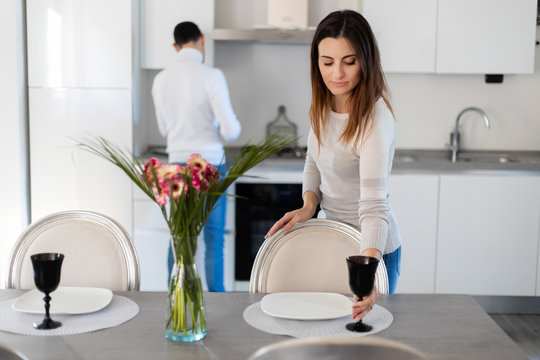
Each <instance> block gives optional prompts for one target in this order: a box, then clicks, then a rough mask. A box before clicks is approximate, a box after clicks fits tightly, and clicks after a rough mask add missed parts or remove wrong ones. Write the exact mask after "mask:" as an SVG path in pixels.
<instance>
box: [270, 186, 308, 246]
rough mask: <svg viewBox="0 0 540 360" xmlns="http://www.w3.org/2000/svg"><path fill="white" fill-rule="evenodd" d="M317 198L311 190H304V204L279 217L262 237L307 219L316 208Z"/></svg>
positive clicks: (289, 227)
mask: <svg viewBox="0 0 540 360" xmlns="http://www.w3.org/2000/svg"><path fill="white" fill-rule="evenodd" d="M318 203H319V198H318V197H317V195H315V193H314V192H313V191H309V190H308V191H306V193H305V194H304V206H302V208H300V209H296V210H293V211H289V212H288V213H286V214H285V215H283V217H282V218H281V219H279V220H278V221H277V222H276V223H275V224H274V226H272V227H271V228H270V230H268V232H267V233H266V235H265V236H264V238H265V239H266V238H268V237H270V236H272V235H274V234H275V233H276V232H277V231H278V230H279V229H281V228H283V231H287V230H290V229H291V228H292V227H293V225H294V224H296V223H297V222H304V221H308V220H309V219H311V218H312V217H313V215H314V214H315V210H317V204H318Z"/></svg>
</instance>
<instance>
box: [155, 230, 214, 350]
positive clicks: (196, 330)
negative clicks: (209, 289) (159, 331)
mask: <svg viewBox="0 0 540 360" xmlns="http://www.w3.org/2000/svg"><path fill="white" fill-rule="evenodd" d="M171 241H172V248H173V255H174V266H173V269H172V272H171V278H170V281H169V293H168V301H167V323H166V328H165V337H166V338H167V339H169V340H172V341H179V342H192V341H198V340H201V339H203V338H204V337H205V336H206V316H205V313H204V304H203V291H202V285H201V278H200V276H199V274H198V272H197V266H196V265H195V252H196V249H197V241H198V238H197V237H196V236H195V237H180V236H173V237H172V240H171Z"/></svg>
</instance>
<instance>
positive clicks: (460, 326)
mask: <svg viewBox="0 0 540 360" xmlns="http://www.w3.org/2000/svg"><path fill="white" fill-rule="evenodd" d="M24 293H25V291H24V290H16V289H3V290H0V301H5V300H8V299H13V298H16V297H19V296H21V295H23V294H24ZM115 295H119V296H123V297H126V298H128V299H131V300H133V301H134V302H135V303H136V304H137V305H138V306H139V313H138V314H137V315H136V316H135V317H133V318H132V319H131V320H129V321H127V322H125V323H123V324H121V325H118V326H114V327H110V328H106V329H102V330H97V331H92V332H88V333H84V334H78V335H64V336H30V335H19V334H15V333H10V332H4V331H0V345H4V346H7V347H9V348H11V349H16V350H18V351H19V352H21V353H22V354H24V355H25V356H26V357H27V358H28V359H31V360H33V359H36V360H38V359H130V360H136V359H212V360H214V359H223V360H225V359H234V360H242V359H248V358H249V357H250V355H252V354H253V353H255V352H256V351H257V350H258V349H260V348H262V347H264V346H266V345H270V344H273V343H277V342H280V341H284V340H287V339H291V337H289V336H284V335H273V334H270V333H266V332H263V331H260V330H257V329H256V328H254V327H252V326H251V325H249V324H248V323H247V322H246V321H245V320H244V318H243V312H244V310H245V309H246V308H247V307H248V306H250V305H251V304H254V303H256V302H258V301H260V300H261V299H262V298H263V297H264V296H265V294H261V293H255V294H251V293H247V292H225V293H211V292H206V293H204V305H205V311H206V319H207V335H206V337H205V338H204V339H203V340H201V341H198V342H193V343H180V342H173V341H170V340H167V339H166V338H165V337H164V333H165V316H166V315H165V314H166V300H167V296H166V293H165V292H144V291H129V292H115ZM378 305H380V306H382V307H384V308H385V309H387V310H388V311H389V312H390V313H391V314H392V316H393V322H392V323H391V325H390V326H389V327H388V328H386V329H385V330H383V331H381V332H379V333H377V334H375V335H368V336H377V337H381V338H386V339H391V340H394V341H398V342H401V343H404V344H406V345H408V346H410V347H413V348H415V349H416V350H418V351H420V352H421V353H423V354H424V355H425V356H426V357H427V358H428V359H475V360H482V359H490V360H493V359H505V360H507V359H513V360H519V359H523V360H526V359H528V357H527V355H526V354H525V353H524V352H523V351H522V350H521V349H520V348H519V347H518V346H517V345H516V344H515V343H514V342H513V341H512V340H511V339H510V337H509V336H508V335H507V334H506V333H505V332H504V331H503V330H502V329H501V328H500V327H499V326H498V325H497V324H496V323H495V322H494V321H493V320H492V319H491V317H490V316H489V315H488V314H487V313H486V312H485V311H484V310H483V309H482V307H481V306H480V305H479V304H478V303H477V302H476V301H475V299H474V298H473V297H472V296H470V295H452V294H392V295H381V297H380V299H379V301H378ZM88 316H92V314H88ZM28 326H29V327H31V326H32V324H28ZM43 331H46V330H43Z"/></svg>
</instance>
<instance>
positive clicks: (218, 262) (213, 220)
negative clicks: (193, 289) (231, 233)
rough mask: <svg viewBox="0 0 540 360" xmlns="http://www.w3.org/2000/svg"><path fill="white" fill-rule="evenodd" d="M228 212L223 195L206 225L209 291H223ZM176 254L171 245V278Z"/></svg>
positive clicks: (205, 263)
mask: <svg viewBox="0 0 540 360" xmlns="http://www.w3.org/2000/svg"><path fill="white" fill-rule="evenodd" d="M226 214H227V197H226V196H221V197H220V198H219V200H218V202H217V205H216V208H215V209H214V211H212V212H211V213H210V215H209V216H208V220H207V221H206V224H205V225H204V231H203V235H204V246H205V253H204V270H205V272H206V284H207V285H208V291H213V292H223V291H225V286H224V284H223V263H224V260H223V259H224V255H223V248H224V245H225V240H224V233H225V218H226ZM173 264H174V256H173V252H172V247H171V245H169V258H168V266H169V267H168V268H169V278H170V277H171V272H172V267H173Z"/></svg>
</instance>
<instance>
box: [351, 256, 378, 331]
mask: <svg viewBox="0 0 540 360" xmlns="http://www.w3.org/2000/svg"><path fill="white" fill-rule="evenodd" d="M378 265H379V260H378V259H377V258H374V257H371V256H363V255H356V256H349V257H347V267H348V269H349V287H350V288H351V291H352V292H353V294H355V295H356V296H358V300H357V301H360V300H362V298H363V297H364V296H366V295H369V293H371V290H373V286H374V284H375V272H376V271H377V266H378ZM345 327H346V328H347V330H350V331H355V332H367V331H370V330H371V329H373V326H371V325H367V324H365V323H363V322H362V320H360V321H358V322H353V323H349V324H347V325H346V326H345Z"/></svg>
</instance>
